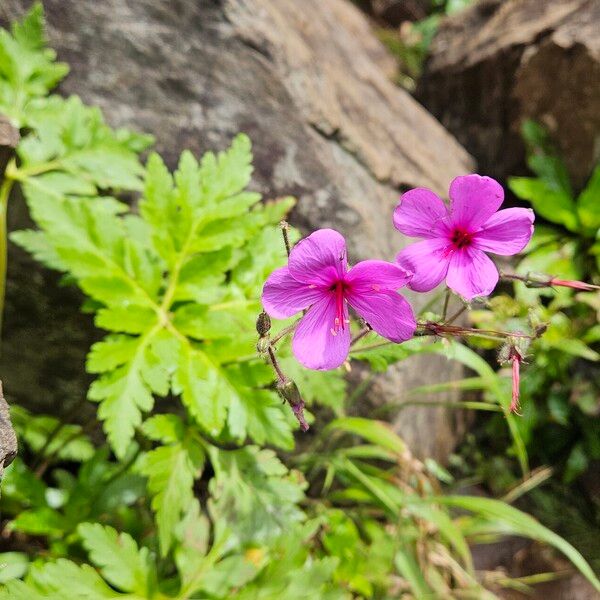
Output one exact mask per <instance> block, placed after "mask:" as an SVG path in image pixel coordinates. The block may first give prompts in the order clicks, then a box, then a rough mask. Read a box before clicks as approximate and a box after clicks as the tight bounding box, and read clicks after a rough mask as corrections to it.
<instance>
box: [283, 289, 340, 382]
mask: <svg viewBox="0 0 600 600" xmlns="http://www.w3.org/2000/svg"><path fill="white" fill-rule="evenodd" d="M343 313H344V320H347V319H348V309H347V307H346V305H345V303H344V306H343ZM336 316H337V308H336V296H335V294H328V295H327V296H325V297H323V298H321V299H320V300H318V301H317V302H316V303H315V304H313V305H312V306H311V307H310V309H309V310H308V312H307V313H306V315H304V317H302V320H301V321H300V323H299V324H298V327H297V329H296V333H295V334H294V339H293V340H292V350H293V352H294V355H295V356H296V358H297V359H298V360H299V361H300V362H301V363H302V364H303V365H304V366H305V367H306V368H307V369H316V370H319V371H327V370H329V369H335V368H336V367H339V366H340V365H341V364H342V363H343V362H344V361H345V360H346V357H347V356H348V352H349V350H350V327H349V323H344V327H343V328H341V327H339V328H338V329H337V331H336V329H335V319H336Z"/></svg>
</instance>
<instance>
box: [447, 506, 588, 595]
mask: <svg viewBox="0 0 600 600" xmlns="http://www.w3.org/2000/svg"><path fill="white" fill-rule="evenodd" d="M438 501H439V502H440V503H442V504H446V505H449V506H454V507H457V508H461V509H463V510H467V511H470V512H474V513H476V514H478V515H480V516H482V517H484V518H486V519H489V520H490V521H491V522H492V523H494V522H497V523H499V524H501V525H502V530H501V531H502V533H512V534H513V535H520V536H524V537H527V538H530V539H533V540H537V541H539V542H544V543H546V544H549V545H551V546H554V548H556V549H557V550H560V551H561V552H562V553H563V554H564V555H565V556H566V557H567V558H568V559H569V560H570V561H571V562H572V563H573V565H574V566H575V567H576V568H577V569H578V570H579V571H580V573H581V574H582V575H583V576H584V577H585V578H586V579H587V580H588V581H589V582H590V583H591V584H592V585H593V586H594V588H595V589H596V590H597V591H600V581H599V580H598V578H597V577H596V575H595V574H594V572H593V571H592V569H591V568H590V566H589V564H588V563H587V562H586V560H585V559H584V558H583V556H582V555H581V554H580V553H579V552H578V551H577V550H576V549H575V548H573V546H571V544H569V543H568V542H567V541H566V540H564V539H563V538H561V537H560V536H559V535H557V534H556V533H553V532H552V531H550V530H549V529H547V528H546V527H544V526H543V525H541V524H540V523H539V522H538V521H536V520H535V519H534V518H533V517H531V516H529V515H527V514H525V513H523V512H521V511H520V510H518V509H516V508H514V507H513V506H510V505H509V504H506V503H504V502H500V501H499V500H493V499H491V498H481V497H476V496H445V497H441V498H438Z"/></svg>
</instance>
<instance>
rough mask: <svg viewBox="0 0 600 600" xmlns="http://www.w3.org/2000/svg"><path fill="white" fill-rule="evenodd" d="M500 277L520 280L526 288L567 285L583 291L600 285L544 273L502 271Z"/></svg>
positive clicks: (591, 289)
mask: <svg viewBox="0 0 600 600" xmlns="http://www.w3.org/2000/svg"><path fill="white" fill-rule="evenodd" d="M501 277H502V279H505V280H508V281H521V282H522V283H524V284H525V287H528V288H545V287H568V288H571V289H574V290H581V291H584V292H593V291H595V290H600V285H593V284H591V283H587V282H585V281H576V280H573V279H560V278H559V277H553V276H551V275H546V274H544V273H527V274H526V275H520V274H518V273H502V274H501Z"/></svg>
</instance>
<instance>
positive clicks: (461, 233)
mask: <svg viewBox="0 0 600 600" xmlns="http://www.w3.org/2000/svg"><path fill="white" fill-rule="evenodd" d="M450 241H451V242H452V244H453V246H454V247H455V248H456V249H457V250H460V249H461V248H467V247H468V246H470V245H471V242H472V241H473V236H472V235H471V234H470V233H469V232H468V231H465V230H464V229H455V230H454V231H453V232H452V235H451V236H450Z"/></svg>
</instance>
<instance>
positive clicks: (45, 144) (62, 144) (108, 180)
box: [15, 96, 151, 197]
mask: <svg viewBox="0 0 600 600" xmlns="http://www.w3.org/2000/svg"><path fill="white" fill-rule="evenodd" d="M28 125H29V126H30V127H31V128H32V129H33V131H32V132H31V133H29V134H28V135H27V136H26V137H25V138H24V139H23V140H22V142H21V143H20V144H19V147H18V150H17V152H18V155H19V158H20V159H21V164H20V165H19V167H18V169H17V170H16V175H15V177H16V178H17V179H19V180H22V179H25V180H26V181H27V182H28V183H29V184H31V185H35V186H36V187H37V188H38V189H39V190H40V191H43V192H45V193H46V194H48V195H51V196H54V197H59V196H61V195H64V194H76V195H82V196H85V195H93V194H94V193H97V190H100V189H117V190H119V189H125V190H139V189H141V182H140V176H141V175H142V173H143V169H142V166H141V165H140V163H139V160H138V157H137V149H136V150H134V149H133V148H132V147H131V146H132V142H133V141H134V140H135V145H136V146H137V145H138V142H139V141H140V140H141V138H139V137H138V138H137V139H136V137H135V136H134V135H133V134H131V133H130V132H126V131H114V130H112V129H111V128H110V127H108V126H107V125H106V124H105V123H104V119H103V117H102V113H101V112H100V110H99V109H98V108H95V107H88V106H85V105H84V104H83V103H82V102H81V100H80V99H79V98H78V97H77V96H71V97H70V98H67V99H64V98H60V97H58V96H52V97H51V98H48V99H47V100H46V101H44V102H40V103H36V104H34V105H31V106H30V107H29V109H28ZM150 141H151V139H146V140H145V144H146V145H148V144H149V143H150ZM55 174H58V176H56V175H55ZM49 175H54V178H53V179H51V178H50V177H49Z"/></svg>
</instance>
